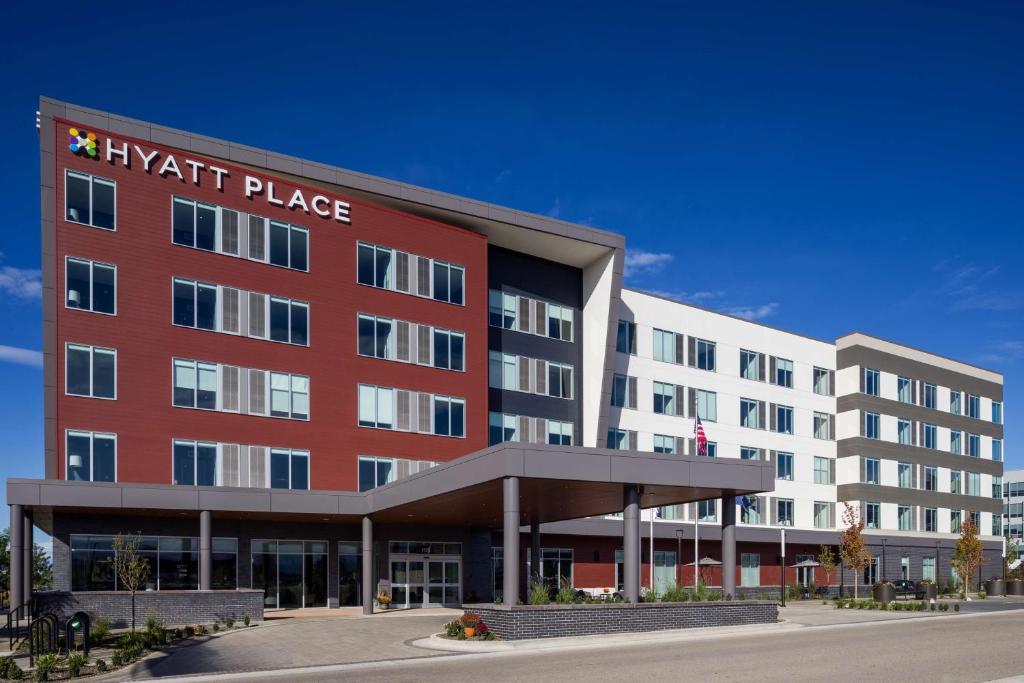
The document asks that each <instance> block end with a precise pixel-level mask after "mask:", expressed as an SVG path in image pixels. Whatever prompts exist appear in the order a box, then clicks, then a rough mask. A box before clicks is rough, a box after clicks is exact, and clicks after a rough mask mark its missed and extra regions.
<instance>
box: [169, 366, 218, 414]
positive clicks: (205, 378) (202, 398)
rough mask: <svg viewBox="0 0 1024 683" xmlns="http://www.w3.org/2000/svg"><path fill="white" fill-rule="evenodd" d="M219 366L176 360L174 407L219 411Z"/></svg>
mask: <svg viewBox="0 0 1024 683" xmlns="http://www.w3.org/2000/svg"><path fill="white" fill-rule="evenodd" d="M217 384H218V383H217V365H216V364H215V363H203V362H199V361H194V360H182V359H178V358H175V359H174V405H176V406H178V407H179V408H199V409H201V410H217V407H218V406H217Z"/></svg>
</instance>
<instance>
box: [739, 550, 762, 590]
mask: <svg viewBox="0 0 1024 683" xmlns="http://www.w3.org/2000/svg"><path fill="white" fill-rule="evenodd" d="M740 585H741V586H760V585H761V556H760V555H759V554H758V553H740Z"/></svg>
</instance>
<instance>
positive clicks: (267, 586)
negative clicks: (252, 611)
mask: <svg viewBox="0 0 1024 683" xmlns="http://www.w3.org/2000/svg"><path fill="white" fill-rule="evenodd" d="M252 585H253V588H262V589H263V605H264V606H265V607H267V608H280V609H290V608H291V609H293V608H298V607H326V606H327V543H326V542H325V541H268V540H258V539H256V540H253V542H252Z"/></svg>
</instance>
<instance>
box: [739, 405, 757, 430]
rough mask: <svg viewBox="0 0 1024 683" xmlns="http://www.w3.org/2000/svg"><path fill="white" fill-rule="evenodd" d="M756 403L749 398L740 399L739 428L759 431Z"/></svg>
mask: <svg viewBox="0 0 1024 683" xmlns="http://www.w3.org/2000/svg"><path fill="white" fill-rule="evenodd" d="M758 410H759V408H758V402H757V401H755V400H754V399H750V398H741V399H740V426H741V427H749V428H750V429H761V426H762V425H761V420H760V414H759V412H758Z"/></svg>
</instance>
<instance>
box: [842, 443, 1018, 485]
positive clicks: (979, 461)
mask: <svg viewBox="0 0 1024 683" xmlns="http://www.w3.org/2000/svg"><path fill="white" fill-rule="evenodd" d="M836 450H837V457H840V458H851V457H857V456H865V457H869V458H886V459H888V460H896V461H899V462H909V463H912V464H915V465H934V466H935V467H947V468H949V469H951V470H967V471H969V472H978V473H979V474H991V475H994V476H997V477H999V476H1002V475H1003V463H1002V462H999V461H997V460H991V459H989V458H972V457H970V456H968V455H956V454H954V453H947V452H946V451H940V450H937V449H935V448H923V447H921V446H905V445H903V444H898V443H892V442H891V441H881V440H879V439H868V438H866V437H863V436H858V437H855V438H852V439H840V440H839V441H838V442H837V443H836Z"/></svg>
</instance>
